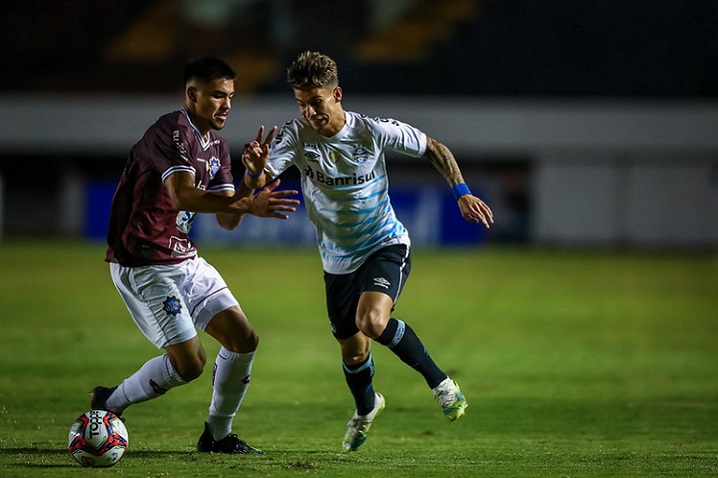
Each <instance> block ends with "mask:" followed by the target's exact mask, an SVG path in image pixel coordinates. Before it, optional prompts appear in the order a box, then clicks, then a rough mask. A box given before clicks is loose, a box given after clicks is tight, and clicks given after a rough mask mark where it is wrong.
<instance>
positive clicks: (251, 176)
mask: <svg viewBox="0 0 718 478" xmlns="http://www.w3.org/2000/svg"><path fill="white" fill-rule="evenodd" d="M263 172H264V169H260V170H259V172H258V173H256V174H252V173H250V172H249V169H248V170H247V176H249V177H250V178H252V179H257V178H258V177H260V176H261V175H262V173H263Z"/></svg>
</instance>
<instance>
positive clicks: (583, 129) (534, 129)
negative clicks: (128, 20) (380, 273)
mask: <svg viewBox="0 0 718 478" xmlns="http://www.w3.org/2000/svg"><path fill="white" fill-rule="evenodd" d="M180 104H181V98H179V97H171V96H170V97H158V96H144V97H143V96H127V97H124V96H91V97H85V96H34V95H32V96H28V95H25V94H23V95H0V105H2V108H0V149H1V150H2V155H3V156H2V158H3V159H2V162H1V163H0V166H1V167H2V169H1V170H0V174H2V172H3V171H8V170H9V169H10V168H17V167H18V164H17V160H16V159H13V160H12V161H11V160H9V159H7V158H11V157H12V158H17V157H22V156H23V155H43V156H47V157H53V156H67V155H72V154H78V155H97V156H100V157H102V156H107V157H110V156H114V157H116V156H124V155H125V154H126V153H127V150H128V149H129V148H130V146H131V145H132V144H134V143H135V142H136V141H137V139H138V138H139V137H140V136H141V135H142V134H143V133H144V131H145V129H146V128H147V126H148V125H149V124H151V123H152V122H154V121H155V119H156V118H157V117H158V116H159V115H161V114H163V113H164V112H167V111H171V110H172V109H175V108H177V107H178V106H179V105H180ZM344 104H345V108H346V109H348V110H355V111H360V112H363V113H366V114H370V115H372V116H383V117H394V118H397V119H400V120H402V121H406V122H408V123H411V124H413V125H415V126H417V127H419V128H421V129H423V130H424V131H426V132H427V133H428V134H429V135H431V136H433V137H435V138H437V139H438V140H440V141H442V142H444V143H445V144H447V145H448V146H449V147H450V148H451V149H452V150H453V151H454V152H455V153H456V155H457V156H458V158H459V160H460V162H461V164H462V167H463V168H464V169H469V170H471V169H472V168H474V167H476V168H477V169H476V176H477V177H476V182H477V183H478V187H477V188H481V189H482V190H484V191H485V194H486V195H487V198H488V199H489V200H493V201H494V202H493V203H492V205H493V204H496V205H497V209H498V210H499V211H497V212H500V211H501V210H502V205H501V201H500V200H499V198H498V196H500V194H501V191H498V190H496V185H495V184H493V183H494V181H493V179H495V178H493V177H492V176H491V174H488V175H486V176H484V177H481V176H482V175H481V174H480V173H481V172H482V170H481V166H482V164H488V163H489V162H490V163H491V164H494V166H495V165H496V164H498V165H500V164H501V163H502V161H504V160H505V161H506V162H507V163H509V162H511V161H515V159H516V158H523V160H524V162H525V164H526V165H528V171H529V179H530V180H529V182H528V185H527V186H526V187H527V194H528V196H529V203H530V205H531V214H530V221H529V226H528V227H529V231H528V240H529V241H530V242H532V243H541V244H557V245H616V244H618V245H628V246H637V247H642V246H664V245H669V246H678V247H705V246H708V247H715V246H716V245H718V135H716V130H717V129H718V103H716V102H705V101H700V102H699V101H695V102H691V101H660V102H658V101H657V102H651V101H608V100H606V101H600V100H595V99H594V100H590V101H566V100H545V99H544V100H533V101H529V100H525V101H519V100H492V101H486V100H476V99H469V98H451V99H447V98H441V97H435V98H426V97H421V98H419V97H417V98H405V97H351V96H348V97H347V98H346V99H345V101H344ZM295 115H296V108H295V105H294V103H293V101H292V100H291V98H288V97H284V96H282V97H274V96H272V97H252V98H237V99H236V100H235V101H234V104H233V114H232V118H231V120H230V123H229V125H228V126H227V127H226V128H225V129H224V130H223V131H222V134H223V136H225V137H226V138H227V139H228V140H229V142H230V145H231V147H232V148H233V149H234V150H235V151H238V150H240V149H241V147H242V145H243V144H244V143H245V142H246V141H247V140H248V139H249V138H251V137H252V136H253V135H254V132H255V131H256V128H257V126H258V125H260V124H265V125H272V124H277V125H281V124H282V123H283V122H284V121H286V120H287V119H289V118H292V117H294V116H295ZM397 164H398V165H399V166H398V169H400V171H398V174H396V175H393V180H394V182H398V183H399V186H400V188H399V189H402V188H403V191H407V192H406V194H405V196H406V197H408V198H409V199H407V202H405V203H404V204H402V206H401V207H402V208H403V209H405V210H406V211H408V212H407V213H406V214H407V217H408V216H411V219H408V222H416V224H418V226H417V225H414V226H413V227H412V226H411V225H410V226H409V227H410V229H420V230H426V231H427V232H426V234H424V233H419V234H416V233H415V235H418V236H419V237H422V238H425V239H426V241H427V242H426V243H427V244H443V243H444V239H442V238H441V237H440V236H439V235H437V234H438V233H437V232H436V230H435V229H436V228H438V227H445V224H443V223H442V222H441V221H442V219H437V220H435V221H434V222H433V223H431V221H429V223H427V221H426V220H423V222H422V219H421V218H422V217H425V216H430V215H431V211H432V208H434V209H435V208H436V207H437V204H438V205H440V206H441V207H443V204H444V203H443V202H442V201H443V199H442V197H441V190H442V187H443V186H441V185H437V183H436V181H435V180H436V176H437V175H436V173H435V172H434V171H433V170H432V169H431V168H429V169H424V170H423V171H422V172H417V171H416V169H417V168H415V167H414V166H413V165H412V164H411V163H410V162H407V160H398V159H397ZM61 176H62V177H60V178H58V184H59V187H58V188H57V190H56V191H55V192H54V193H53V194H55V195H56V196H57V197H55V198H51V199H54V200H55V201H57V202H59V203H60V204H62V208H61V215H62V216H63V217H64V219H63V220H61V221H58V227H57V229H58V231H57V232H58V233H63V234H82V233H84V232H86V231H85V230H86V229H87V227H88V225H87V222H88V220H89V221H92V218H89V219H88V214H89V213H88V211H87V209H88V207H87V200H84V201H83V200H82V197H86V195H87V191H88V189H89V188H90V186H89V185H92V184H93V177H92V175H91V174H88V173H86V172H84V171H82V170H79V171H78V170H77V169H73V168H69V169H68V170H67V172H66V173H63V174H61ZM469 176H470V177H471V176H473V174H469ZM471 179H472V180H473V177H472V178H471ZM394 182H393V183H392V184H394ZM6 186H7V185H6ZM10 189H11V188H10V187H6V188H5V190H6V194H9V193H8V190H10ZM444 189H445V188H444ZM412 190H413V191H418V193H416V194H415V195H414V197H413V198H412V196H411V193H409V192H408V191H412ZM83 194H84V195H85V196H83ZM432 197H433V198H434V199H433V200H429V199H427V198H432ZM432 201H434V202H432ZM3 203H5V204H7V203H8V201H2V200H0V204H3ZM417 208H418V209H417ZM422 208H424V209H422ZM4 216H5V218H6V220H7V217H8V214H5V215H4ZM497 216H498V217H497V219H498V220H499V221H500V220H501V219H502V217H501V215H500V214H498V215H497ZM0 217H2V212H0ZM430 217H431V216H430ZM434 217H437V218H440V216H436V215H434ZM78 218H85V219H84V221H83V220H82V219H78ZM417 221H418V222H417ZM264 223H266V221H265V222H264ZM264 223H263V224H264ZM262 227H264V226H257V228H258V230H259V231H262ZM266 227H275V226H271V225H268V226H266ZM302 227H304V226H302ZM421 228H424V229H421ZM7 229H8V228H3V229H0V230H7ZM198 229H199V230H201V231H203V232H201V233H202V234H205V235H206V237H207V238H209V239H210V240H218V241H223V240H226V238H225V237H223V236H222V234H221V233H218V232H216V231H214V230H213V229H212V226H211V225H207V226H201V227H199V228H198ZM265 232H266V234H267V235H270V236H271V231H269V230H267V231H265ZM298 234H304V235H306V231H304V232H301V231H300V232H298ZM459 234H463V233H462V232H459ZM301 237H305V236H301ZM451 240H452V239H448V241H449V242H451ZM473 240H475V241H479V242H480V241H481V240H482V238H481V237H478V236H477V237H474V238H473ZM423 241H424V239H421V240H420V242H423Z"/></svg>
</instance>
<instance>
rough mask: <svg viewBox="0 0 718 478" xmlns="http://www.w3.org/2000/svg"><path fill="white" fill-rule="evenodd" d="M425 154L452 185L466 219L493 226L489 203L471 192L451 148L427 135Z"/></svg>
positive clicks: (487, 226) (492, 214) (492, 215)
mask: <svg viewBox="0 0 718 478" xmlns="http://www.w3.org/2000/svg"><path fill="white" fill-rule="evenodd" d="M425 156H426V157H428V158H429V161H431V164H433V165H434V167H435V168H436V169H437V170H438V171H439V172H440V173H441V175H442V176H444V179H446V181H447V182H448V183H449V185H450V186H451V191H452V192H453V193H454V197H455V198H456V201H457V204H458V205H459V209H460V210H461V215H462V216H464V219H466V220H467V221H469V222H474V223H479V222H480V223H482V224H483V225H484V226H486V228H489V227H491V224H493V223H494V213H493V212H491V208H490V207H489V206H488V204H486V203H485V202H484V201H482V200H481V199H480V198H478V197H476V196H474V195H473V194H471V191H470V190H469V187H468V186H467V185H466V183H465V182H464V177H463V176H462V174H461V170H460V169H459V164H458V163H457V162H456V158H454V155H453V154H452V153H451V151H450V150H449V148H447V147H446V146H444V145H443V144H441V143H440V142H438V141H436V140H435V139H433V138H430V137H428V136H427V138H426V154H425Z"/></svg>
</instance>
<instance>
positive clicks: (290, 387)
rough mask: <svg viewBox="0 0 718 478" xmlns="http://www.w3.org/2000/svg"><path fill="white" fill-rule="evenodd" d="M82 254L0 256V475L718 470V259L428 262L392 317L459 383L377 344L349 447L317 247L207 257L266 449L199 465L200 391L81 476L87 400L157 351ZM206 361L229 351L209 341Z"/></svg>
mask: <svg viewBox="0 0 718 478" xmlns="http://www.w3.org/2000/svg"><path fill="white" fill-rule="evenodd" d="M103 252H104V251H103V248H102V247H101V246H98V245H87V244H80V243H53V242H49V241H48V242H32V241H31V242H20V241H10V242H8V241H6V242H3V243H0V476H2V477H27V476H48V477H49V476H52V477H56V476H57V477H65V476H67V477H69V476H78V475H81V476H123V477H136V476H142V477H185V476H207V477H219V476H242V477H255V476H256V477H259V476H262V477H265V476H312V477H314V476H322V477H343V476H346V477H385V476H391V477H392V478H399V477H405V476H420V477H422V478H425V477H439V476H461V477H464V476H466V477H469V476H471V477H474V476H490V477H499V476H507V477H516V476H540V477H543V476H555V477H563V476H571V477H576V476H605V477H624V476H625V477H636V476H651V477H653V476H680V477H697V476H716V475H718V259H716V257H714V256H711V255H709V254H704V255H700V254H690V255H689V254H677V253H672V254H664V253H632V254H628V253H599V252H557V251H533V250H528V249H525V250H523V249H517V250H513V249H494V248H489V249H485V250H455V251H451V252H432V251H415V253H414V271H413V272H412V276H411V278H410V279H409V283H408V284H407V288H406V290H405V292H404V294H403V296H402V298H401V301H400V303H399V304H398V307H397V310H396V317H399V318H402V319H404V320H406V321H407V322H408V323H410V324H411V325H412V326H413V328H414V329H415V330H416V331H417V332H418V334H419V335H420V337H422V339H423V341H424V343H425V345H426V346H427V348H428V350H429V351H430V352H431V354H432V356H433V358H434V359H435V360H436V361H437V362H438V363H439V365H440V366H442V367H443V368H444V369H445V370H446V371H447V372H449V373H450V374H451V375H452V376H454V377H455V378H456V379H457V381H458V382H459V383H460V384H461V387H462V389H463V391H464V392H465V394H466V396H467V398H468V399H469V403H470V407H469V409H468V412H467V415H466V416H465V417H464V418H462V419H461V420H460V421H459V422H457V423H456V424H450V423H448V422H446V420H445V419H444V418H443V416H442V414H441V411H440V409H439V407H438V405H437V404H436V403H434V402H433V399H432V396H431V393H430V391H429V390H428V389H427V388H426V385H425V384H424V382H423V380H422V379H421V377H420V376H419V375H418V374H416V373H415V372H413V371H412V370H410V369H408V368H407V367H406V366H405V365H403V364H402V363H401V362H400V361H399V360H398V359H397V358H396V357H394V356H393V354H391V352H389V351H387V350H385V349H383V348H382V347H379V346H376V345H375V347H374V349H373V351H374V356H375V360H376V369H377V373H376V377H375V385H376V388H377V390H379V391H381V392H382V393H383V394H384V395H385V397H386V399H387V408H386V410H385V411H384V413H383V414H382V415H381V417H380V418H379V419H378V420H377V422H376V423H375V424H374V426H373V428H372V432H371V434H370V437H369V440H368V441H367V443H366V444H365V445H364V446H363V447H362V448H361V449H360V450H359V451H357V452H356V453H350V454H347V453H342V452H341V451H340V442H341V438H342V435H343V432H344V423H345V422H346V421H347V420H348V419H349V417H350V416H351V413H352V410H353V405H352V401H351V399H350V396H349V392H348V391H347V390H346V387H345V385H344V378H343V375H342V373H341V368H340V364H339V354H338V347H337V345H336V344H335V343H334V340H333V339H332V337H331V335H330V332H329V328H328V325H327V321H326V317H325V316H326V314H325V309H324V296H323V281H322V276H321V266H320V263H319V259H318V257H317V254H316V252H315V251H313V250H310V251H305V250H301V249H299V250H285V251H276V250H257V249H245V250H240V249H236V250H227V249H208V248H205V249H203V250H202V252H203V255H204V256H205V257H206V258H207V259H208V260H209V261H210V262H212V263H213V264H214V265H216V266H217V267H218V268H219V269H220V271H221V272H222V273H223V275H224V276H225V279H226V280H227V282H228V283H229V284H230V286H231V288H232V289H233V291H234V292H235V295H236V296H237V298H238V299H239V301H240V302H241V304H242V306H243V308H244V309H245V312H246V313H247V315H248V316H249V317H250V320H251V321H252V322H253V324H254V325H255V327H256V328H257V330H258V331H259V333H260V336H261V343H260V349H259V353H258V355H257V359H256V361H255V368H254V373H253V377H252V386H251V388H250V391H249V394H248V395H247V398H246V400H245V403H244V405H243V407H242V410H241V411H240V413H239V415H238V416H237V419H236V420H235V431H236V432H238V433H239V434H240V436H241V437H242V438H244V439H246V440H247V441H248V442H249V443H251V444H253V445H255V446H258V447H260V448H262V449H263V450H264V451H265V452H267V455H266V456H263V457H246V456H216V455H204V454H199V453H197V452H195V451H194V446H195V443H196V440H197V438H198V436H199V434H200V432H201V430H202V422H203V421H204V419H205V417H206V413H207V406H208V401H209V397H210V394H211V388H210V384H209V381H210V373H209V371H211V365H210V366H208V370H206V371H205V374H203V375H202V377H200V378H199V379H197V380H196V381H195V382H193V383H191V384H189V385H187V386H185V387H181V388H178V389H175V390H172V391H171V392H170V393H168V394H167V395H166V396H164V397H162V398H160V399H158V400H154V401H151V402H147V403H143V404H139V405H137V406H135V407H132V408H130V409H129V410H128V411H127V412H126V413H125V418H126V423H127V427H128V429H129V432H130V451H129V452H128V453H127V455H126V457H125V458H124V459H123V461H122V462H121V463H120V464H119V465H117V466H115V467H113V468H109V469H82V468H80V467H79V465H77V464H75V463H74V461H73V460H72V458H71V457H70V455H69V453H68V452H67V449H66V439H67V432H68V429H69V426H70V424H71V422H72V421H73V420H74V418H75V417H76V416H77V415H79V414H81V413H83V412H84V411H86V409H87V408H88V397H87V392H88V391H89V390H90V389H91V388H92V387H93V386H95V385H97V384H107V385H110V384H114V383H117V382H119V381H120V380H122V379H123V378H124V377H125V376H127V375H129V374H130V373H132V372H134V370H135V369H136V368H138V367H139V366H140V365H141V364H142V363H143V362H144V361H145V360H146V359H148V358H150V357H152V356H154V355H156V354H157V353H158V351H157V350H156V349H154V347H153V346H151V345H150V344H149V343H148V342H147V341H146V340H145V339H144V337H142V335H141V334H140V333H139V331H137V330H136V328H135V326H134V324H133V323H132V321H131V320H130V318H129V315H128V314H127V312H126V310H125V308H124V305H123V304H122V303H121V301H120V299H119V296H118V295H117V293H116V292H115V290H114V287H113V286H112V283H111V282H110V279H109V274H108V271H107V267H106V265H105V264H104V263H103V262H102V259H103ZM202 338H203V343H204V345H205V348H206V349H207V353H208V356H209V357H210V360H211V359H212V357H213V356H214V355H215V354H216V351H217V346H216V344H215V343H213V342H212V341H211V340H207V338H206V336H203V337H202Z"/></svg>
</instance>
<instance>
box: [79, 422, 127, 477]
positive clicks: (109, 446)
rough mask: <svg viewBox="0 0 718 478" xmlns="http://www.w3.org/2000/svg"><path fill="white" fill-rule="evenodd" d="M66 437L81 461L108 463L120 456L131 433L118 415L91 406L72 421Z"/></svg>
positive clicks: (112, 463) (108, 464) (115, 462)
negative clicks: (92, 408) (91, 408)
mask: <svg viewBox="0 0 718 478" xmlns="http://www.w3.org/2000/svg"><path fill="white" fill-rule="evenodd" d="M67 441H68V447H69V449H70V453H72V457H73V458H74V459H75V460H76V461H77V462H78V463H79V464H80V465H82V466H91V467H108V466H113V465H116V464H117V462H119V461H120V459H122V456H123V455H124V454H125V452H126V451H127V447H128V445H129V444H130V437H129V435H128V433H127V428H126V427H125V424H124V422H123V421H122V420H121V419H120V417H118V416H117V415H115V414H114V413H112V412H108V411H105V410H90V411H89V412H87V413H83V414H82V415H80V416H79V417H77V420H75V421H74V422H73V424H72V426H71V427H70V434H69V436H68V440H67Z"/></svg>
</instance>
